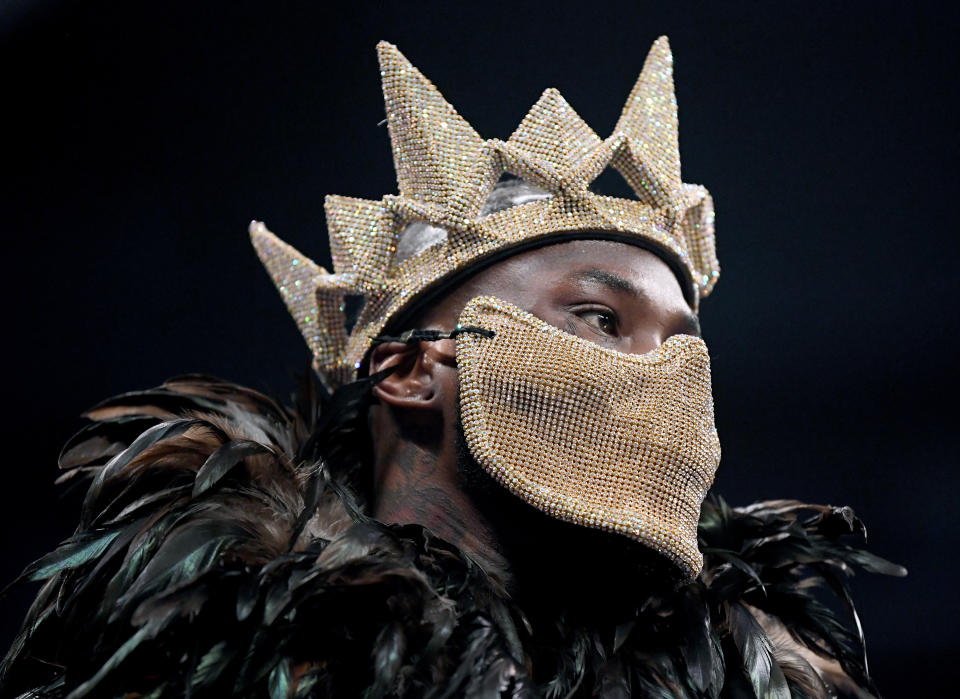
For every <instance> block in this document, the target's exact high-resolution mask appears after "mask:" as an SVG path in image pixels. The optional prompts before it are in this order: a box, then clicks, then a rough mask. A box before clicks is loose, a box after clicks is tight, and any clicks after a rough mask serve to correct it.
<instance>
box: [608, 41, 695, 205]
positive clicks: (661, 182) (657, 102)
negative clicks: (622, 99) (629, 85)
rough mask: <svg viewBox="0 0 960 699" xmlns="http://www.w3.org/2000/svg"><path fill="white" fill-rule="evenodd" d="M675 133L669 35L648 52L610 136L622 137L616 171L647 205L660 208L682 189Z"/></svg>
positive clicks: (675, 108)
mask: <svg viewBox="0 0 960 699" xmlns="http://www.w3.org/2000/svg"><path fill="white" fill-rule="evenodd" d="M678 131H679V122H678V120H677V98H676V95H675V94H674V89H673V54H672V53H671V52H670V43H669V42H668V41H667V37H665V36H661V37H660V38H659V39H657V40H656V41H655V42H654V43H653V46H652V47H651V49H650V53H649V54H647V60H646V62H645V63H644V65H643V70H642V71H641V73H640V77H639V78H638V79H637V82H636V84H635V85H634V86H633V90H632V91H631V92H630V96H629V97H628V98H627V103H626V104H625V105H624V107H623V113H622V114H621V115H620V120H619V121H618V122H617V126H616V128H615V129H614V138H617V137H619V135H621V134H622V135H623V136H624V137H625V138H626V149H625V151H622V155H623V156H625V157H620V158H618V159H617V160H616V161H615V164H616V165H617V169H619V170H620V171H621V173H622V174H623V176H624V177H625V178H626V179H627V181H628V182H630V184H631V186H632V187H633V188H634V190H635V191H636V193H637V196H638V197H640V199H641V200H643V201H647V202H648V203H650V204H651V205H654V206H662V205H663V204H665V203H666V202H667V201H668V200H669V199H670V198H671V197H672V196H673V195H674V194H675V192H676V191H677V190H678V189H679V188H680V184H681V180H680V146H679V139H678ZM631 166H632V167H631Z"/></svg>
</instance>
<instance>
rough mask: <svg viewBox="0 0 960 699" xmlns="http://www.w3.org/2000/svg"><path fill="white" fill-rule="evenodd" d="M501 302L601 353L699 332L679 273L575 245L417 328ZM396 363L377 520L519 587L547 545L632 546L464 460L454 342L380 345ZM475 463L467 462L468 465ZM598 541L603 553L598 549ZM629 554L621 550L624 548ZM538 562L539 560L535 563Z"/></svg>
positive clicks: (586, 243)
mask: <svg viewBox="0 0 960 699" xmlns="http://www.w3.org/2000/svg"><path fill="white" fill-rule="evenodd" d="M483 295H492V296H497V297H499V298H501V299H503V300H505V301H509V302H510V303H512V304H514V305H516V306H518V307H520V308H522V309H524V310H526V311H528V312H530V313H532V314H533V315H535V316H537V317H539V318H540V319H541V320H543V321H545V322H547V323H550V324H551V325H554V326H555V327H558V328H561V329H564V330H567V331H568V332H570V333H573V334H575V335H577V336H579V337H582V338H584V339H588V340H590V341H592V342H595V343H597V344H598V345H601V346H603V347H607V348H610V349H614V350H617V351H619V352H624V353H631V354H644V353H647V352H650V351H651V350H653V349H655V348H656V347H659V346H660V345H661V344H663V342H664V341H666V339H667V338H669V337H670V336H672V335H676V334H687V335H699V334H700V326H699V323H698V322H697V318H696V316H695V315H694V314H693V313H692V311H691V309H690V307H689V305H688V304H687V302H686V300H685V299H684V296H683V292H682V291H681V287H680V283H679V282H678V280H677V278H676V277H675V276H674V274H673V272H672V271H671V269H670V268H669V267H668V266H667V264H666V263H664V262H663V260H661V259H660V258H659V257H657V256H656V255H655V254H653V253H651V252H649V251H647V250H644V249H642V248H638V247H635V246H632V245H628V244H625V243H619V242H614V241H605V240H574V241H569V242H563V243H558V244H554V245H549V246H546V247H542V248H536V249H533V250H530V251H527V252H524V253H520V254H518V255H515V256H513V257H510V258H507V259H506V260H503V261H501V262H498V263H496V264H494V265H493V266H491V267H488V268H486V269H485V270H483V271H481V272H479V273H478V274H476V275H474V276H473V277H471V278H470V279H468V280H467V281H466V282H464V283H463V284H461V285H460V286H459V287H457V288H455V289H454V290H453V291H452V292H451V293H450V294H449V295H447V296H446V297H444V298H442V299H441V300H440V301H439V302H438V303H435V304H434V305H433V306H431V308H430V309H429V310H428V311H427V312H425V313H424V314H423V315H421V317H419V318H417V319H416V322H414V323H412V324H410V327H419V328H437V329H443V330H449V329H451V328H453V327H454V326H455V325H456V323H457V318H458V316H459V314H460V311H461V310H462V309H463V307H464V305H465V304H466V303H467V302H468V301H470V299H472V298H474V297H477V296H483ZM392 367H396V369H395V370H394V372H393V373H391V374H390V375H389V376H388V377H386V378H385V379H384V380H382V381H381V382H380V383H379V384H377V386H376V387H375V388H374V393H375V395H376V397H377V399H378V400H379V405H378V406H375V407H374V409H373V414H372V418H371V420H372V422H371V427H372V432H373V435H374V445H373V446H374V454H375V470H374V503H373V510H374V515H375V516H376V517H377V518H378V519H380V520H381V521H384V522H387V523H398V524H400V523H404V524H405V523H417V524H421V525H423V526H425V527H427V528H429V529H431V530H432V531H433V532H435V533H436V534H438V535H439V536H441V537H443V538H444V539H447V540H448V541H450V542H452V543H454V544H456V545H458V546H459V547H461V548H462V549H463V550H464V551H466V552H468V553H469V554H470V555H472V556H473V557H474V558H475V559H476V560H477V561H479V562H480V564H481V565H482V566H483V567H484V569H485V570H486V571H487V572H488V573H489V574H490V575H491V577H493V578H494V579H496V580H498V581H500V582H501V583H502V584H504V585H505V586H507V587H508V588H510V589H515V588H516V583H517V580H518V578H522V577H523V575H524V573H523V572H522V571H524V570H534V569H535V566H534V567H533V568H531V565H530V564H531V563H532V562H533V561H536V560H538V559H542V558H543V557H544V556H549V555H553V552H552V551H551V549H550V546H549V545H545V541H546V542H551V541H563V542H564V544H563V545H569V542H570V541H572V540H573V539H577V538H579V537H581V536H586V537H588V539H589V537H594V539H595V541H590V542H587V548H588V549H592V548H597V546H599V548H598V549H597V550H600V549H603V548H604V547H605V546H606V545H607V544H608V543H609V545H611V546H614V547H622V546H624V545H629V541H627V540H624V539H622V538H620V537H610V536H609V535H601V534H600V533H599V532H588V533H586V534H584V533H583V532H581V531H580V528H579V527H572V526H571V525H565V524H563V523H561V522H557V521H555V520H551V519H550V518H548V517H546V515H540V513H538V512H536V511H534V510H533V508H531V507H528V506H527V505H526V504H525V503H522V502H521V501H520V500H519V499H518V498H515V497H514V496H512V495H509V494H507V493H506V491H504V490H503V489H502V488H499V487H498V486H496V485H495V484H492V480H491V481H490V483H484V482H483V480H482V479H484V478H485V477H486V476H485V474H477V473H472V472H471V473H466V474H465V473H464V471H465V470H469V471H472V470H474V469H471V468H470V467H469V457H467V461H466V462H465V460H464V455H463V454H464V450H463V444H462V437H461V436H460V433H459V421H458V378H457V364H456V341H455V340H440V341H436V342H421V343H419V344H417V345H405V344H402V343H396V342H395V343H387V344H382V345H379V346H377V347H376V348H375V349H374V350H373V352H372V355H371V358H370V371H371V373H372V372H375V371H382V370H384V369H388V368H392ZM465 463H466V464H467V465H466V466H465ZM595 544H596V545H597V546H595ZM617 550H618V551H619V549H617ZM531 556H532V558H531Z"/></svg>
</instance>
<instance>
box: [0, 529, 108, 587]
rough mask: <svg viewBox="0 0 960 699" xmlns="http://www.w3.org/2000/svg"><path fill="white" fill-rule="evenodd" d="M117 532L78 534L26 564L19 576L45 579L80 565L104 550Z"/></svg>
mask: <svg viewBox="0 0 960 699" xmlns="http://www.w3.org/2000/svg"><path fill="white" fill-rule="evenodd" d="M119 533H120V532H117V531H108V532H103V531H93V532H89V533H84V534H78V535H77V536H76V537H74V538H73V539H72V540H69V541H67V542H66V543H65V544H63V545H62V546H60V547H59V548H58V549H56V550H55V551H52V552H50V553H48V554H47V555H46V556H44V557H43V558H41V559H40V560H38V561H37V562H35V563H32V564H30V565H29V566H27V568H26V570H24V571H23V573H21V574H20V577H21V578H23V579H25V580H46V579H47V578H49V577H51V576H52V575H54V574H56V573H58V572H60V571H61V570H69V569H71V568H77V567H79V566H82V565H84V564H85V563H88V562H89V561H91V560H93V559H94V558H96V557H97V556H99V555H100V554H101V553H103V552H104V551H106V549H107V547H108V546H109V545H110V543H111V542H112V541H113V540H114V539H115V538H116V537H117V535H118V534H119ZM14 582H16V581H14Z"/></svg>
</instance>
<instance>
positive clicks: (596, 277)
mask: <svg viewBox="0 0 960 699" xmlns="http://www.w3.org/2000/svg"><path fill="white" fill-rule="evenodd" d="M577 280H578V281H593V282H597V283H598V284H603V285H604V286H606V287H607V288H609V289H612V290H614V291H622V292H625V293H627V294H630V295H631V296H633V297H634V298H637V299H640V300H641V301H644V302H647V301H649V298H648V297H647V295H646V294H645V293H644V292H643V291H642V290H641V289H639V288H638V287H637V286H636V285H635V284H633V282H631V281H630V280H629V279H624V278H623V277H621V276H620V275H619V274H614V273H613V272H609V271H607V270H605V269H586V270H584V271H582V272H580V273H579V274H577ZM680 322H681V323H682V325H683V334H684V335H693V336H694V337H700V336H701V335H702V330H701V328H700V319H699V318H697V316H695V315H694V314H693V313H691V312H689V311H688V312H687V313H685V314H683V317H682V319H681V321H680Z"/></svg>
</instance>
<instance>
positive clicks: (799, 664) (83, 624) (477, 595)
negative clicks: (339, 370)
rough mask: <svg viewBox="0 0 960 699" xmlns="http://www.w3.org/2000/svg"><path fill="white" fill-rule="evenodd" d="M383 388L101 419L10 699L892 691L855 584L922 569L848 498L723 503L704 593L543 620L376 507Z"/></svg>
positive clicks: (124, 406)
mask: <svg viewBox="0 0 960 699" xmlns="http://www.w3.org/2000/svg"><path fill="white" fill-rule="evenodd" d="M372 380H374V379H368V380H365V381H359V382H356V383H354V384H350V385H349V386H347V387H345V388H343V389H341V390H340V391H339V392H338V393H337V394H335V395H334V396H332V397H331V396H325V395H324V394H323V393H322V391H320V390H318V389H317V388H316V387H315V386H314V384H312V383H306V384H305V389H304V390H302V391H301V395H300V397H299V398H298V400H297V407H296V409H291V408H286V407H284V406H282V405H280V404H278V403H277V402H274V401H273V400H271V399H269V398H267V397H265V396H263V395H261V394H259V393H257V392H255V391H252V390H249V389H245V388H242V387H239V386H237V385H234V384H230V383H227V382H223V381H220V380H217V379H213V378H208V377H201V376H186V377H182V378H178V379H174V380H171V381H169V382H167V383H166V384H164V385H163V386H161V387H159V388H156V389H153V390H150V391H144V392H138V393H130V394H125V395H121V396H118V397H116V398H113V399H110V400H108V401H106V402H104V403H101V404H100V405H98V406H96V407H95V408H93V409H92V410H91V411H89V412H88V414H87V416H88V417H89V418H90V419H91V420H92V423H91V424H89V425H88V426H87V427H85V428H84V429H83V430H81V431H80V432H79V433H78V434H77V435H76V436H75V437H73V438H72V439H71V440H70V442H69V443H68V444H67V445H66V446H65V447H64V450H63V453H62V455H61V461H60V466H61V468H62V469H63V470H64V474H63V475H62V476H61V479H62V480H70V479H73V478H83V477H90V478H92V482H91V484H90V486H89V489H88V491H87V494H86V498H85V501H84V505H83V509H82V513H81V521H80V524H79V526H78V528H77V531H76V533H75V534H74V535H73V536H72V537H71V538H70V539H68V540H67V541H65V542H63V543H62V544H61V545H60V546H59V547H58V548H57V549H56V550H54V551H53V552H51V553H50V554H48V555H47V556H44V557H43V558H41V559H40V560H39V561H37V562H36V563H34V564H32V565H31V566H29V567H28V568H27V570H26V571H24V573H23V575H22V576H21V580H31V581H44V584H43V587H42V589H41V590H40V592H39V593H38V596H37V598H36V601H35V602H34V604H33V605H32V607H31V608H30V611H29V612H28V614H27V618H26V620H25V621H24V625H23V628H22V631H21V633H20V634H19V636H18V637H17V638H16V639H15V641H14V643H13V646H12V647H11V649H10V651H9V653H8V655H7V656H6V658H5V660H4V664H3V667H2V685H0V694H2V695H3V696H17V695H18V694H21V693H23V694H24V695H25V696H29V697H41V696H42V697H47V696H49V697H71V698H79V697H126V698H129V699H132V698H133V697H181V696H188V697H197V698H200V697H223V696H251V697H254V696H255V697H260V696H263V697H271V698H272V699H280V698H282V697H313V696H317V697H326V696H337V697H339V696H344V697H460V696H466V697H514V696H516V697H528V696H529V697H535V696H536V697H539V696H544V697H550V698H559V697H574V696H603V697H627V696H643V697H646V696H649V697H761V698H762V697H776V698H778V699H779V698H781V697H784V698H785V697H817V696H835V695H837V694H840V695H849V696H858V697H864V696H876V690H875V688H874V687H873V685H872V682H871V680H870V677H869V672H868V668H867V664H866V656H865V649H864V645H863V638H862V634H861V632H860V624H859V620H858V619H857V617H856V612H855V610H854V607H853V602H852V600H851V597H850V593H849V591H848V587H847V584H846V579H847V578H848V577H849V576H850V575H851V574H852V572H853V570H854V569H856V568H859V569H863V570H866V571H870V572H874V573H883V574H889V575H902V574H904V571H903V569H902V568H900V567H899V566H895V565H893V564H891V563H888V562H887V561H885V560H883V559H880V558H878V557H876V556H874V555H872V554H870V553H867V552H866V551H865V550H863V548H860V547H859V546H858V545H857V544H859V543H860V541H861V540H862V538H863V536H864V529H863V525H862V524H861V522H860V521H859V520H858V519H857V518H856V517H855V516H854V514H853V512H852V511H851V510H849V509H848V508H835V507H827V506H815V505H806V504H803V503H799V502H794V501H772V502H763V503H757V504H754V505H752V506H750V507H745V508H731V507H729V506H727V505H726V504H725V503H724V502H723V501H721V500H713V501H708V502H707V503H706V504H705V505H704V507H703V511H702V514H701V520H700V530H699V534H700V547H701V549H702V550H703V552H704V555H705V567H704V570H703V573H702V574H701V576H700V577H699V579H697V580H696V581H694V582H692V583H687V584H672V585H663V586H660V587H659V588H655V587H651V589H650V590H648V591H645V592H644V593H643V594H642V595H641V594H638V599H636V600H635V604H634V605H633V606H632V607H629V609H630V611H629V613H625V614H623V615H622V616H621V617H620V618H613V619H611V618H610V617H609V615H605V616H604V617H603V619H602V620H601V619H600V618H597V619H591V618H589V615H587V617H583V616H581V617H580V618H579V620H577V619H576V618H573V617H572V616H569V615H566V614H564V613H563V611H562V610H559V611H558V612H557V614H556V615H554V616H552V617H547V618H546V619H545V620H544V619H541V620H538V621H535V622H534V621H531V618H529V617H528V616H527V615H525V612H524V609H522V608H521V607H520V605H519V604H518V603H517V602H516V601H515V600H513V599H511V597H510V595H508V594H507V593H506V592H505V591H504V590H503V589H502V588H501V587H500V586H499V585H498V584H497V583H496V582H494V581H493V580H491V579H490V578H489V577H488V576H487V575H485V573H484V572H483V570H482V569H481V568H480V567H479V566H477V565H476V564H475V563H474V562H473V561H472V560H471V559H470V557H468V556H467V555H466V554H464V553H463V552H462V551H460V550H458V549H457V548H456V547H454V546H452V545H450V544H449V543H447V542H445V541H443V540H441V539H439V538H437V537H436V536H434V535H432V534H431V533H430V532H429V531H428V530H426V529H424V528H422V527H418V526H387V525H384V524H382V523H379V522H377V521H375V520H373V519H371V518H370V517H368V516H366V515H365V514H364V513H363V506H362V502H361V501H360V499H359V498H358V496H357V493H362V492H363V489H364V487H365V484H364V483H363V478H364V474H365V473H366V471H367V469H365V468H364V467H363V466H362V464H364V463H368V455H367V454H365V453H364V448H366V447H365V446H364V445H366V444H368V441H369V440H367V439H365V438H364V435H365V430H366V427H365V419H364V417H365V413H366V406H367V403H368V400H369V398H368V396H369V393H370V391H369V388H370V385H369V383H370V381H372ZM851 540H852V541H851Z"/></svg>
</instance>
